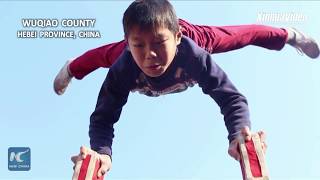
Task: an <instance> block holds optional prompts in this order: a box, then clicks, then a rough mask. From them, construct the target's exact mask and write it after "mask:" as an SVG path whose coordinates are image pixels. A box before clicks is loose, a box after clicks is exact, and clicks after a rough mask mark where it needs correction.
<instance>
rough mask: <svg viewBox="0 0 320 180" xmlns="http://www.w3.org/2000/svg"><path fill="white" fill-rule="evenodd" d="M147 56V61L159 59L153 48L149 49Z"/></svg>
mask: <svg viewBox="0 0 320 180" xmlns="http://www.w3.org/2000/svg"><path fill="white" fill-rule="evenodd" d="M146 55H147V59H153V58H155V57H157V53H156V51H155V50H154V49H153V48H148V49H147V52H146Z"/></svg>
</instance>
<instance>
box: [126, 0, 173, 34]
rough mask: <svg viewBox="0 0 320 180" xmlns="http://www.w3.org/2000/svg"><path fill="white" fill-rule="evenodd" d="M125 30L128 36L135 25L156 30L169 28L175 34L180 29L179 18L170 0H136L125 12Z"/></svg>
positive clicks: (147, 29)
mask: <svg viewBox="0 0 320 180" xmlns="http://www.w3.org/2000/svg"><path fill="white" fill-rule="evenodd" d="M122 24H123V31H124V34H125V37H126V38H127V37H128V35H129V33H130V30H131V28H132V27H133V26H138V27H139V28H141V29H142V30H146V31H154V30H155V29H156V28H158V27H165V28H168V29H169V30H170V31H171V32H172V33H173V34H175V33H177V32H178V31H179V24H178V18H177V15H176V13H175V10H174V8H173V6H172V5H171V3H170V2H169V1H168V0H136V1H134V2H133V3H131V4H130V6H129V7H128V8H127V9H126V11H125V12H124V14H123V19H122Z"/></svg>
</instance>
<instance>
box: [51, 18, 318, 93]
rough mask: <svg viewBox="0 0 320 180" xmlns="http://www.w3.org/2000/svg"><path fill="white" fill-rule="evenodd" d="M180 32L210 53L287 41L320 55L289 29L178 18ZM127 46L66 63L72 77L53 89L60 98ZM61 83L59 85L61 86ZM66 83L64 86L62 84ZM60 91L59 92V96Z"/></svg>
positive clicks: (277, 45) (275, 47)
mask: <svg viewBox="0 0 320 180" xmlns="http://www.w3.org/2000/svg"><path fill="white" fill-rule="evenodd" d="M179 25H180V26H181V30H182V33H183V34H184V35H186V36H188V37H190V38H191V39H193V40H194V41H195V42H196V43H197V44H198V45H199V46H200V47H202V48H204V49H205V50H206V51H208V52H209V53H212V54H213V53H221V52H227V51H231V50H236V49H240V48H242V47H245V46H247V45H256V46H259V47H263V48H267V49H270V50H281V49H282V48H283V47H284V45H285V44H286V43H287V42H288V43H289V44H290V45H292V46H293V47H295V48H297V49H298V50H300V51H302V52H303V53H305V54H307V55H308V56H309V57H311V58H316V57H318V56H319V47H318V45H317V43H316V42H315V41H314V40H313V39H311V38H309V37H307V36H305V35H303V34H302V33H301V32H299V31H297V30H295V31H293V30H292V29H281V28H274V27H270V26H263V25H242V26H222V27H216V26H200V25H193V24H190V23H188V22H186V21H184V20H182V19H179ZM125 46H126V43H125V41H124V40H122V41H120V42H117V43H112V44H108V45H105V46H102V47H99V48H96V49H92V50H89V51H88V52H86V53H85V54H83V55H81V56H80V57H78V58H76V59H75V60H74V61H72V62H70V64H66V66H68V67H67V68H65V67H63V68H62V70H63V69H69V74H70V75H71V77H69V76H67V74H63V73H66V71H62V70H61V71H60V72H59V74H58V75H57V77H56V80H57V81H56V80H55V82H54V90H55V92H57V94H59V95H61V94H63V92H64V91H65V89H66V88H67V85H68V83H69V82H70V81H71V78H72V76H74V77H75V78H77V79H82V78H83V77H84V76H86V75H87V74H89V73H91V72H92V71H94V70H96V69H97V68H99V67H106V68H108V67H110V66H111V65H112V64H113V63H114V62H115V61H116V59H117V58H118V57H119V55H120V54H121V52H122V51H123V49H124V48H125ZM61 82H62V83H61ZM65 82H67V83H65ZM58 92H62V93H58Z"/></svg>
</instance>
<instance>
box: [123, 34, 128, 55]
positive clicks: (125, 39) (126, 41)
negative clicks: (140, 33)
mask: <svg viewBox="0 0 320 180" xmlns="http://www.w3.org/2000/svg"><path fill="white" fill-rule="evenodd" d="M123 39H124V42H125V43H126V44H127V47H128V50H129V51H130V46H129V42H128V38H127V37H126V36H123Z"/></svg>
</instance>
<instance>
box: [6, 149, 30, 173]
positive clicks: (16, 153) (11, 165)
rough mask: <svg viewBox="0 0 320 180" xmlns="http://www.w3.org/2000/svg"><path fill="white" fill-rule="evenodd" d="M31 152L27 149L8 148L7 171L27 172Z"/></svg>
mask: <svg viewBox="0 0 320 180" xmlns="http://www.w3.org/2000/svg"><path fill="white" fill-rule="evenodd" d="M30 157H31V150H30V148H28V147H10V148H9V149H8V169H9V170H10V171H29V170H30V161H31V159H30Z"/></svg>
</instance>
